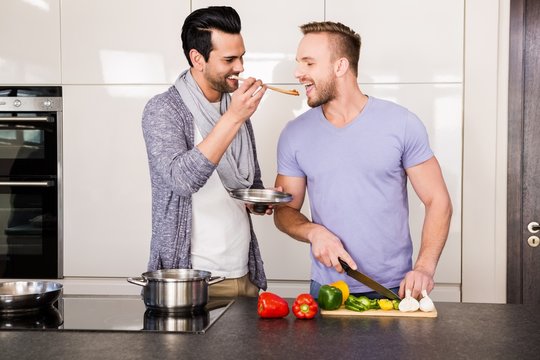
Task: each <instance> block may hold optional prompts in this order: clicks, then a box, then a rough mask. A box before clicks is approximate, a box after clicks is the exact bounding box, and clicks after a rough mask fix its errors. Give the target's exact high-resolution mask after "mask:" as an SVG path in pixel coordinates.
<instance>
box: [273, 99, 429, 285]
mask: <svg viewBox="0 0 540 360" xmlns="http://www.w3.org/2000/svg"><path fill="white" fill-rule="evenodd" d="M432 156H433V152H432V151H431V149H430V147H429V141H428V136H427V132H426V129H425V127H424V125H423V124H422V122H421V121H420V119H418V117H416V116H415V115H414V114H413V113H411V112H410V111H408V110H407V109H405V108H404V107H402V106H400V105H397V104H394V103H392V102H389V101H385V100H381V99H377V98H374V97H369V98H368V102H367V104H366V106H365V107H364V110H363V111H362V112H361V113H360V115H358V116H357V117H356V118H355V119H354V120H353V121H352V122H350V123H349V124H348V125H347V126H345V127H343V128H337V127H335V126H333V125H332V124H330V122H329V121H328V120H327V119H326V118H325V117H324V114H323V112H322V109H321V107H316V108H313V109H311V110H309V111H307V112H305V113H304V114H302V115H300V116H299V117H297V118H296V119H294V120H293V121H291V122H289V123H288V124H287V126H286V127H285V128H284V129H283V131H282V133H281V136H280V139H279V144H278V173H279V174H281V175H285V176H293V177H306V178H307V191H308V195H309V201H310V205H311V215H312V221H313V222H314V223H317V224H321V225H323V226H325V227H326V228H327V229H328V230H330V231H331V232H332V233H334V234H335V235H336V236H337V237H339V238H340V239H341V241H342V243H343V245H344V247H345V249H346V250H347V251H348V252H349V254H351V256H352V257H353V259H354V261H355V262H356V264H357V265H358V269H359V270H360V271H362V272H364V273H365V274H367V275H368V276H370V277H372V278H374V279H375V280H377V281H378V282H380V283H382V284H383V285H385V286H387V287H395V286H399V283H400V281H401V280H402V279H403V277H404V276H405V274H406V273H407V271H409V270H410V269H411V268H412V259H411V256H412V242H411V236H410V232H409V224H408V217H409V209H408V203H407V177H406V173H405V170H404V169H407V168H409V167H412V166H415V165H418V164H420V163H422V162H424V161H426V160H428V159H430V158H431V157H432ZM311 258H312V267H311V277H312V279H313V280H315V281H317V282H319V283H321V284H329V283H331V282H334V281H336V280H345V281H346V282H347V283H348V284H349V287H350V289H351V292H366V291H371V289H369V288H367V287H366V286H364V285H363V284H361V283H359V282H357V281H356V280H354V279H352V278H350V277H348V276H346V275H345V274H339V273H338V272H337V271H335V270H334V269H333V268H327V267H326V266H324V265H323V264H321V263H320V262H319V261H318V260H316V259H315V258H314V257H313V254H312V253H311Z"/></svg>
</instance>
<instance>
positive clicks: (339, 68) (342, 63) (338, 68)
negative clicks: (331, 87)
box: [334, 57, 349, 77]
mask: <svg viewBox="0 0 540 360" xmlns="http://www.w3.org/2000/svg"><path fill="white" fill-rule="evenodd" d="M347 70H349V60H347V59H346V58H344V57H342V58H339V59H337V60H336V61H335V62H334V72H335V73H336V76H337V77H341V76H343V75H345V73H346V72H347Z"/></svg>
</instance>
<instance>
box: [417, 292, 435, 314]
mask: <svg viewBox="0 0 540 360" xmlns="http://www.w3.org/2000/svg"><path fill="white" fill-rule="evenodd" d="M420 310H422V311H424V312H430V311H433V310H435V304H433V301H432V300H431V298H430V297H429V296H428V294H427V291H426V290H422V299H420Z"/></svg>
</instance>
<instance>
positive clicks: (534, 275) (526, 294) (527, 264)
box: [507, 0, 540, 304]
mask: <svg viewBox="0 0 540 360" xmlns="http://www.w3.org/2000/svg"><path fill="white" fill-rule="evenodd" d="M508 99H509V103H508V105H509V118H508V237H507V242H508V252H507V259H508V261H507V263H508V268H507V302H508V303H525V304H540V246H537V247H533V246H531V245H529V242H528V239H529V238H530V237H531V236H534V235H536V236H539V237H540V232H537V233H533V232H531V231H529V229H528V224H529V223H531V222H537V223H540V1H537V0H512V1H511V8H510V73H509V98H508ZM531 242H533V241H532V240H531ZM536 242H538V241H536Z"/></svg>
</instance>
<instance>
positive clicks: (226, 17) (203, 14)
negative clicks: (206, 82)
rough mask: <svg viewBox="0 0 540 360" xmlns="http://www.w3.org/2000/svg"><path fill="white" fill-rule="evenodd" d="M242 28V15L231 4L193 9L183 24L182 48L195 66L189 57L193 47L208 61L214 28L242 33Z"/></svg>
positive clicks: (230, 32) (229, 32)
mask: <svg viewBox="0 0 540 360" xmlns="http://www.w3.org/2000/svg"><path fill="white" fill-rule="evenodd" d="M241 28H242V24H241V22H240V16H239V15H238V13H237V12H236V10H234V9H233V8H232V7H230V6H210V7H207V8H204V9H198V10H195V11H193V12H192V13H191V14H189V16H188V17H187V18H186V20H185V21H184V25H183V26H182V48H183V49H184V55H186V58H187V61H188V62H189V66H193V64H192V63H191V59H190V58H189V51H190V50H191V49H195V50H197V51H198V52H199V53H201V54H202V56H203V57H204V60H205V61H208V58H209V57H210V52H211V51H212V30H220V31H223V32H225V33H227V34H240V30H241Z"/></svg>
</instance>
